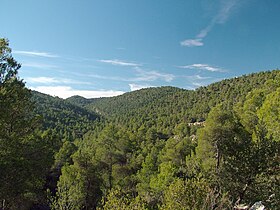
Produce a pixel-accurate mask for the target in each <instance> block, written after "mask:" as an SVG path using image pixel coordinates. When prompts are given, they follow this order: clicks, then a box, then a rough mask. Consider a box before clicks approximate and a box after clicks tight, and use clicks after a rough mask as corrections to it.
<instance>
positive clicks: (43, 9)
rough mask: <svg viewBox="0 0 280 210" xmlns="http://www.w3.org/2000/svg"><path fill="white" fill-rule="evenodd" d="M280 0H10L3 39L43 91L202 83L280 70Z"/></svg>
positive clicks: (0, 32) (96, 93)
mask: <svg viewBox="0 0 280 210" xmlns="http://www.w3.org/2000/svg"><path fill="white" fill-rule="evenodd" d="M279 11H280V1H278V0H172V1H171V0H80V1H78V0H76V1H74V0H48V1H38V0H24V1H22V0H3V1H1V13H0V19H1V27H0V37H5V38H8V39H9V40H10V46H11V48H12V49H13V55H14V57H15V58H16V59H17V60H18V61H19V62H20V63H22V68H21V70H20V72H19V75H20V77H21V78H22V79H24V81H25V82H26V85H27V86H28V87H29V88H31V89H34V90H38V91H40V92H44V93H47V94H50V95H56V96H59V97H62V98H66V97H69V96H72V95H82V96H84V97H87V98H92V97H102V96H114V95H119V94H122V93H124V92H129V91H133V90H137V89H140V88H144V87H159V86H175V87H180V88H185V89H195V88H197V87H199V86H205V85H207V84H210V83H212V82H216V81H219V80H222V79H225V78H231V77H235V76H240V75H243V74H248V73H252V72H258V71H263V70H272V69H277V68H279V66H280V65H279V62H280V13H279Z"/></svg>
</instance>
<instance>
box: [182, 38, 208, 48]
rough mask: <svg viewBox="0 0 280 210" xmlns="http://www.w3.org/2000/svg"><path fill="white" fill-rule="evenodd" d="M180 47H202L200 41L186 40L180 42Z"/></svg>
mask: <svg viewBox="0 0 280 210" xmlns="http://www.w3.org/2000/svg"><path fill="white" fill-rule="evenodd" d="M181 45H182V46H187V47H200V46H203V42H202V39H186V40H184V41H182V42H181Z"/></svg>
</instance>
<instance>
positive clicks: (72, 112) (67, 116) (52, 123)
mask: <svg viewBox="0 0 280 210" xmlns="http://www.w3.org/2000/svg"><path fill="white" fill-rule="evenodd" d="M32 101H34V106H35V109H34V112H35V113H37V114H38V115H39V116H40V117H41V120H42V124H43V129H45V130H46V129H53V130H55V132H56V133H58V134H59V135H60V136H61V137H64V138H67V139H68V140H74V139H75V138H80V137H81V136H83V135H84V134H85V133H86V132H87V131H89V130H90V129H91V127H92V122H93V121H99V120H100V116H99V115H98V114H96V113H95V112H93V111H88V110H86V109H84V108H82V107H80V106H76V105H75V104H73V103H68V102H67V101H66V100H63V99H60V98H58V97H51V96H49V95H45V94H42V93H39V92H36V91H32Z"/></svg>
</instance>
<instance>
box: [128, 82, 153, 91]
mask: <svg viewBox="0 0 280 210" xmlns="http://www.w3.org/2000/svg"><path fill="white" fill-rule="evenodd" d="M129 87H130V90H131V91H135V90H140V89H143V88H149V87H155V86H152V85H147V84H146V85H139V84H134V83H133V84H129Z"/></svg>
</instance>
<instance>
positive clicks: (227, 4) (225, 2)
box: [180, 0, 240, 47]
mask: <svg viewBox="0 0 280 210" xmlns="http://www.w3.org/2000/svg"><path fill="white" fill-rule="evenodd" d="M239 2H240V0H221V3H220V4H221V5H220V10H219V11H218V13H217V14H216V15H215V16H214V17H213V18H212V20H211V22H210V23H209V24H208V25H207V26H206V27H205V28H203V29H202V30H201V31H200V32H199V33H198V34H197V35H196V38H195V39H186V40H184V41H181V42H180V44H181V45H182V46H186V47H193V46H203V45H204V44H203V38H205V37H206V36H207V35H208V33H209V32H210V31H211V30H212V29H213V27H214V26H215V25H217V24H224V23H226V21H227V20H228V18H229V17H230V15H231V14H232V12H233V11H234V9H235V8H237V6H238V3H239Z"/></svg>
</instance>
